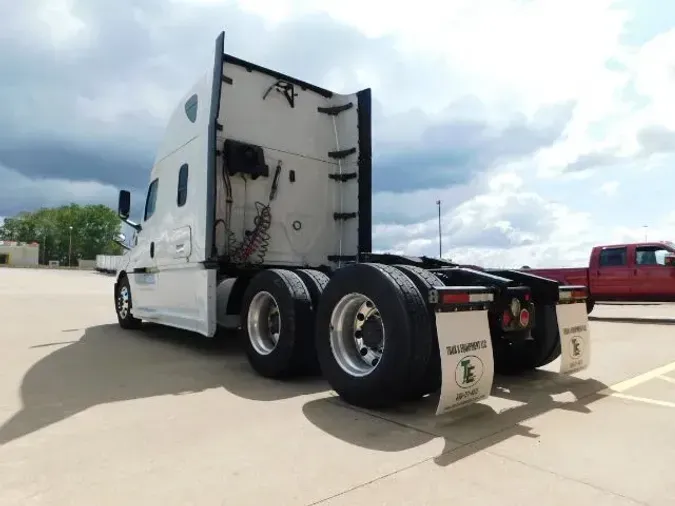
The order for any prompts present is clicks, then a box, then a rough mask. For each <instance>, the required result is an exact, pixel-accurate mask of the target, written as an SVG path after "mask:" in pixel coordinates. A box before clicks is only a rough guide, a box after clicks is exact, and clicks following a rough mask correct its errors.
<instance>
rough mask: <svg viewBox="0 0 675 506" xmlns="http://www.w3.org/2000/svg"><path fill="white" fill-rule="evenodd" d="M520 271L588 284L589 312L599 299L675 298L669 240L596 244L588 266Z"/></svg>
mask: <svg viewBox="0 0 675 506" xmlns="http://www.w3.org/2000/svg"><path fill="white" fill-rule="evenodd" d="M521 270H527V272H528V273H531V274H536V275H537V276H541V277H543V278H549V279H555V280H556V281H560V282H562V283H564V284H567V285H585V286H587V287H588V292H589V298H588V301H587V303H586V307H587V309H588V312H589V313H590V312H591V311H592V310H593V306H594V305H595V303H596V302H600V301H631V302H646V301H659V302H673V301H675V244H673V243H672V242H670V241H662V242H643V243H636V244H612V245H607V246H596V247H594V248H593V250H592V251H591V258H590V261H589V264H588V267H580V268H560V269H529V268H527V267H522V268H521Z"/></svg>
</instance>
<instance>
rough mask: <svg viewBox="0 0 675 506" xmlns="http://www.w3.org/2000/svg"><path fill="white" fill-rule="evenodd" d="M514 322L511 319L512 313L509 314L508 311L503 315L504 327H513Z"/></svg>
mask: <svg viewBox="0 0 675 506" xmlns="http://www.w3.org/2000/svg"><path fill="white" fill-rule="evenodd" d="M512 320H513V318H512V317H511V313H509V312H508V311H504V313H503V314H502V325H504V327H508V326H509V325H511V321H512Z"/></svg>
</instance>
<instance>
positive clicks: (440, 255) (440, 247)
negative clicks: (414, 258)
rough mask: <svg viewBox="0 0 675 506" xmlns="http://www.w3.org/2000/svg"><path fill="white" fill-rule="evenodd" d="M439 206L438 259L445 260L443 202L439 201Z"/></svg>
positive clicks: (437, 203)
mask: <svg viewBox="0 0 675 506" xmlns="http://www.w3.org/2000/svg"><path fill="white" fill-rule="evenodd" d="M436 205H437V206H438V258H439V259H441V260H442V259H443V236H442V234H441V201H440V200H437V201H436Z"/></svg>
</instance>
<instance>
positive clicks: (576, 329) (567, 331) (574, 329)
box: [563, 324, 588, 335]
mask: <svg viewBox="0 0 675 506" xmlns="http://www.w3.org/2000/svg"><path fill="white" fill-rule="evenodd" d="M586 330H588V326H587V325H585V324H583V325H576V326H574V327H566V328H564V329H563V334H564V335H569V334H578V333H579V332H585V331H586Z"/></svg>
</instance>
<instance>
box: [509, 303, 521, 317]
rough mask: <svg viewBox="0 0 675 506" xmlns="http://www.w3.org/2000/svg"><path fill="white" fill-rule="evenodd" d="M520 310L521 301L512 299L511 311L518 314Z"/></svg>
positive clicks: (514, 314)
mask: <svg viewBox="0 0 675 506" xmlns="http://www.w3.org/2000/svg"><path fill="white" fill-rule="evenodd" d="M519 311H520V301H519V300H518V299H511V313H512V314H513V316H516V315H517V314H518V312H519Z"/></svg>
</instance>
